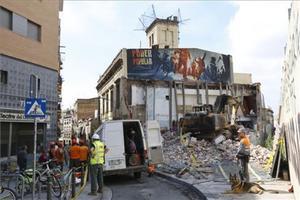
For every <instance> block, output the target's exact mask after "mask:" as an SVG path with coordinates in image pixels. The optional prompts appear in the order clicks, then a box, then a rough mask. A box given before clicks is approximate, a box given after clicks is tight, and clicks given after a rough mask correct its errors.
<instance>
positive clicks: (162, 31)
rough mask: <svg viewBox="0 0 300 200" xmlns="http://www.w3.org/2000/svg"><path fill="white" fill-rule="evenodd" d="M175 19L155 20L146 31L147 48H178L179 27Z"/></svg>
mask: <svg viewBox="0 0 300 200" xmlns="http://www.w3.org/2000/svg"><path fill="white" fill-rule="evenodd" d="M178 23H179V22H178V20H177V17H176V16H174V17H169V18H167V19H159V18H157V19H155V20H154V21H153V23H151V25H150V26H149V27H148V28H147V29H146V37H147V38H148V47H149V48H151V47H155V46H157V48H178V44H179V27H178Z"/></svg>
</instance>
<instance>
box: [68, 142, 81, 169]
mask: <svg viewBox="0 0 300 200" xmlns="http://www.w3.org/2000/svg"><path fill="white" fill-rule="evenodd" d="M69 155H70V169H71V168H73V167H79V164H80V146H79V145H78V144H77V141H76V139H75V138H74V139H72V146H71V147H70V149H69Z"/></svg>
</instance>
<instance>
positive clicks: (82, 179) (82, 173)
mask: <svg viewBox="0 0 300 200" xmlns="http://www.w3.org/2000/svg"><path fill="white" fill-rule="evenodd" d="M84 176H85V174H84V164H82V165H81V175H80V178H81V180H80V186H83V184H84Z"/></svg>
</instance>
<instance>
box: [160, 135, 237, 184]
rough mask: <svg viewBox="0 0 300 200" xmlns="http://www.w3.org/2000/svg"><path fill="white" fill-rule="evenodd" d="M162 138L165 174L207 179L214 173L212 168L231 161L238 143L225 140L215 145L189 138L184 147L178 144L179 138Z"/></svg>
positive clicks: (166, 136)
mask: <svg viewBox="0 0 300 200" xmlns="http://www.w3.org/2000/svg"><path fill="white" fill-rule="evenodd" d="M163 137H164V166H163V171H165V172H167V173H172V174H177V175H183V174H184V176H194V177H195V178H199V179H200V178H208V177H209V176H210V175H212V173H213V172H214V171H213V169H214V166H216V165H217V164H219V163H220V162H221V161H223V160H225V159H227V160H233V159H234V157H235V152H233V150H235V149H237V145H238V143H236V142H233V141H232V140H226V141H223V142H222V143H220V144H218V145H216V144H214V143H213V142H209V141H206V140H197V139H196V138H194V137H189V138H188V141H187V142H186V143H185V145H182V144H181V143H180V139H179V137H175V136H172V134H171V133H165V134H163Z"/></svg>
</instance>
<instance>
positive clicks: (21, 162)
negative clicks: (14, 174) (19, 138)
mask: <svg viewBox="0 0 300 200" xmlns="http://www.w3.org/2000/svg"><path fill="white" fill-rule="evenodd" d="M17 163H18V166H19V168H20V171H25V170H26V168H27V146H26V145H24V146H23V147H21V149H20V151H19V152H18V154H17Z"/></svg>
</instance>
